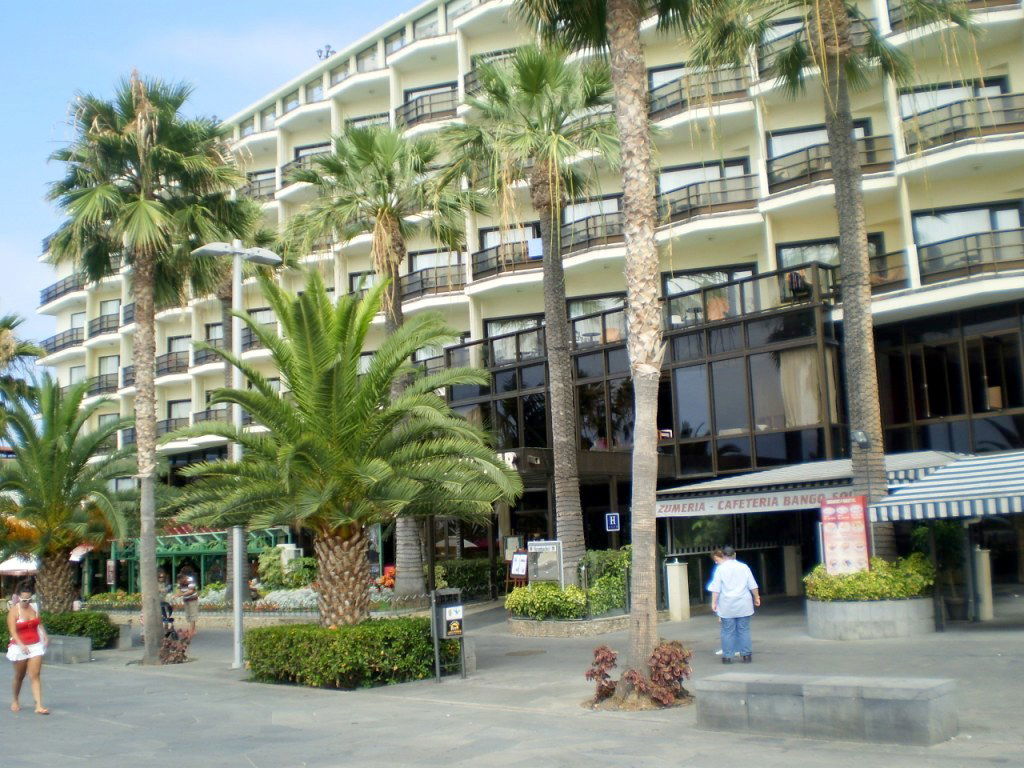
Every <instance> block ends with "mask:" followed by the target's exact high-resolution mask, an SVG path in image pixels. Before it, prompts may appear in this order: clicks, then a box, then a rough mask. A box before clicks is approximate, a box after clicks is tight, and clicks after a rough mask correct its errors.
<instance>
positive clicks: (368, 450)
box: [177, 272, 522, 626]
mask: <svg viewBox="0 0 1024 768" xmlns="http://www.w3.org/2000/svg"><path fill="white" fill-rule="evenodd" d="M261 282H262V288H263V292H264V295H265V296H266V300H267V303H268V304H269V305H270V306H271V307H272V308H273V309H274V311H275V313H276V315H277V317H278V318H279V319H280V322H281V324H282V326H283V329H284V334H283V337H282V338H278V337H277V336H275V335H274V334H272V333H269V332H267V331H266V330H265V329H264V328H262V327H261V326H260V325H259V324H257V323H255V322H254V321H253V320H252V319H251V318H249V317H247V316H246V317H245V318H244V319H245V322H246V323H247V324H248V326H249V328H250V329H251V331H252V332H253V334H255V335H256V336H258V337H259V338H260V340H261V341H262V342H263V343H264V344H265V345H266V347H267V349H269V350H270V352H271V355H272V357H273V360H274V363H275V365H276V368H277V370H278V371H279V372H280V375H281V385H282V388H283V389H284V390H286V394H285V396H284V397H281V396H280V395H279V394H278V392H277V391H276V390H275V389H272V388H271V386H270V384H269V383H268V381H267V380H266V379H265V378H264V377H263V376H262V375H261V374H260V373H259V372H258V371H256V370H255V369H253V368H252V367H251V366H249V365H247V364H246V363H245V362H244V361H242V360H238V359H235V358H233V357H232V356H231V355H230V353H229V352H227V351H225V350H218V351H217V353H218V354H220V355H221V356H222V357H224V358H225V359H228V360H230V361H231V363H232V364H233V365H234V366H236V367H237V368H239V369H240V370H241V371H242V373H243V374H244V375H245V377H246V378H247V379H248V381H249V382H250V384H251V385H252V389H247V390H236V389H220V390H217V391H216V392H215V393H214V398H213V399H214V402H223V403H232V404H237V405H240V406H241V407H243V408H244V409H245V410H246V411H247V412H248V413H250V414H251V415H252V417H253V421H254V422H255V423H256V424H259V425H262V426H263V427H265V428H266V431H265V432H254V431H246V430H242V431H241V432H238V431H236V430H235V428H234V427H233V426H232V425H230V424H223V423H216V422H210V423H208V424H206V425H196V426H194V427H192V428H190V429H187V430H183V431H182V432H181V433H179V436H181V435H198V434H217V435H220V436H223V437H225V438H227V439H229V440H235V441H238V442H240V443H241V444H242V445H243V446H244V448H245V453H244V457H243V459H242V461H241V462H240V463H232V462H225V461H220V462H212V463H200V464H193V465H192V466H190V467H188V468H186V469H185V470H184V474H185V475H186V476H187V477H190V478H192V479H193V480H194V482H193V483H191V484H190V485H188V486H187V487H186V488H185V490H184V491H183V492H182V497H181V500H180V502H179V503H178V505H177V506H178V508H179V509H181V510H182V514H181V516H180V519H181V520H184V521H188V522H194V523H200V524H224V523H231V524H238V523H244V524H248V525H251V526H255V527H262V526H269V525H281V524H287V525H294V526H297V527H299V528H302V529H305V530H307V531H309V532H310V533H312V535H313V540H314V552H315V555H316V559H317V566H318V577H317V600H318V604H319V608H320V621H321V623H322V624H323V625H325V626H333V625H339V624H354V623H358V622H360V621H362V620H364V619H365V618H367V616H368V615H369V593H368V587H369V584H370V570H369V561H368V559H367V544H368V539H367V535H366V527H367V526H368V525H371V524H375V523H389V522H391V521H392V520H395V519H401V518H402V517H406V516H425V515H429V514H437V513H443V514H445V515H449V516H453V517H458V518H466V519H479V518H480V517H482V516H486V515H488V514H489V513H490V510H491V505H492V504H493V503H495V502H496V501H512V500H514V499H515V498H516V497H517V496H518V495H519V493H520V492H521V490H522V485H521V482H520V480H519V476H518V475H517V474H516V473H515V472H513V471H512V470H510V469H509V468H507V467H505V466H504V465H503V464H502V463H501V462H499V461H498V459H497V456H496V454H495V452H494V449H493V447H492V446H491V445H489V443H488V440H487V438H486V436H485V435H484V433H482V432H480V431H478V430H477V429H475V428H474V427H472V426H470V425H469V424H467V423H466V421H465V420H464V419H462V418H461V417H459V416H458V415H457V414H455V413H454V412H453V411H452V410H451V409H450V408H449V407H448V405H447V404H446V402H445V400H444V398H443V397H441V396H439V395H438V394H437V392H438V391H440V390H443V389H445V388H446V387H449V386H452V385H455V384H462V383H470V382H474V383H480V382H481V381H482V380H483V378H484V374H482V373H480V372H478V371H472V370H469V369H454V368H453V369H448V370H443V371H440V372H437V373H434V374H431V375H424V374H423V373H422V372H416V369H414V368H413V367H412V366H411V365H410V364H409V358H410V357H411V356H412V354H413V352H414V351H415V350H417V349H420V348H422V347H425V346H440V345H441V344H443V343H444V342H446V341H448V340H450V339H454V338H455V333H454V332H453V331H450V330H449V329H447V328H445V327H444V323H443V321H442V320H441V318H440V317H438V316H436V315H433V314H424V315H417V316H416V317H414V318H412V319H411V320H408V321H406V322H405V323H404V324H403V325H402V326H401V327H400V328H398V329H396V330H395V332H394V333H392V334H391V335H390V336H389V337H387V338H386V339H385V340H384V342H383V343H382V344H381V346H380V347H379V349H378V350H377V351H376V352H375V353H374V354H373V356H372V358H371V361H370V365H369V368H368V370H367V371H366V373H365V374H364V375H360V373H359V371H360V356H361V354H362V352H363V347H364V345H365V343H366V337H367V334H368V332H369V328H370V324H371V323H372V321H373V318H374V316H375V315H376V314H377V311H378V309H379V306H380V297H381V294H382V293H383V292H384V291H387V290H388V286H387V285H386V284H381V285H378V286H376V287H374V288H373V289H371V290H370V292H369V293H368V294H367V295H366V297H364V298H363V299H362V300H358V299H357V297H356V296H354V295H346V296H342V297H341V298H340V299H339V300H338V303H337V305H336V306H334V305H332V303H331V299H330V297H329V296H328V294H327V291H326V289H325V287H324V283H323V279H322V278H321V277H320V275H319V274H317V273H316V272H311V273H310V275H309V278H308V281H307V283H306V288H305V290H304V291H303V293H302V294H301V295H300V296H291V295H289V294H287V293H286V292H285V291H284V290H283V289H281V288H280V287H279V286H277V285H275V284H273V283H272V282H270V281H269V280H267V279H266V278H261ZM396 379H404V380H405V381H406V386H405V388H404V390H403V391H402V393H401V394H400V395H398V396H397V397H393V396H392V387H393V383H394V381H395V380H396Z"/></svg>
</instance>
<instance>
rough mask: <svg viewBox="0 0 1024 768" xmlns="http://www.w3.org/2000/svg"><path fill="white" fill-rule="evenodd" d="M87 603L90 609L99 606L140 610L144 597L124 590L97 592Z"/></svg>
mask: <svg viewBox="0 0 1024 768" xmlns="http://www.w3.org/2000/svg"><path fill="white" fill-rule="evenodd" d="M85 603H86V605H88V606H89V607H90V608H94V607H96V606H97V605H103V606H111V607H113V608H139V607H141V605H142V595H141V594H140V593H138V592H125V591H124V590H123V589H119V590H117V591H116V592H97V593H96V594H95V595H91V596H90V597H89V598H88V599H87V600H86V601H85Z"/></svg>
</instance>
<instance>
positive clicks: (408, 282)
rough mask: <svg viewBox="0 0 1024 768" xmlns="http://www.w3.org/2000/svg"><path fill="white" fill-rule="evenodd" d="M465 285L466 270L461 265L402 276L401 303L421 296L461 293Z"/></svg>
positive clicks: (451, 265)
mask: <svg viewBox="0 0 1024 768" xmlns="http://www.w3.org/2000/svg"><path fill="white" fill-rule="evenodd" d="M465 285H466V270H465V267H463V266H462V264H450V265H446V266H443V267H428V268H426V269H420V270H417V271H416V272H410V273H409V274H407V275H402V278H401V292H402V301H412V300H413V299H418V298H420V297H421V296H434V295H437V294H441V293H452V292H454V291H461V290H462V289H463V287H465Z"/></svg>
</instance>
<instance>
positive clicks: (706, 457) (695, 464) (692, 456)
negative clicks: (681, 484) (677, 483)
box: [679, 440, 712, 475]
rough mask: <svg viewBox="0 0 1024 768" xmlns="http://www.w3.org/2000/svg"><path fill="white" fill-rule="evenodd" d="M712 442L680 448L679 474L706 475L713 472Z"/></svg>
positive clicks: (689, 444)
mask: <svg viewBox="0 0 1024 768" xmlns="http://www.w3.org/2000/svg"><path fill="white" fill-rule="evenodd" d="M711 469H712V464H711V441H710V440H705V441H703V442H700V443H686V444H684V445H680V446H679V474H681V475H706V474H709V473H710V472H711Z"/></svg>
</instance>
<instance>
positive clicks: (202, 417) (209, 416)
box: [192, 407, 231, 424]
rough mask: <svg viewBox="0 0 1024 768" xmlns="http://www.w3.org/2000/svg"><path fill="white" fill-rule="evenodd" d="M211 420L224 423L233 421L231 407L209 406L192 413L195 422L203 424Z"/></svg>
mask: <svg viewBox="0 0 1024 768" xmlns="http://www.w3.org/2000/svg"><path fill="white" fill-rule="evenodd" d="M209 421H220V422H224V423H227V422H229V421H231V408H227V407H225V408H207V409H206V410H205V411H196V412H195V413H193V414H192V423H193V424H202V423H204V422H209Z"/></svg>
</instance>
